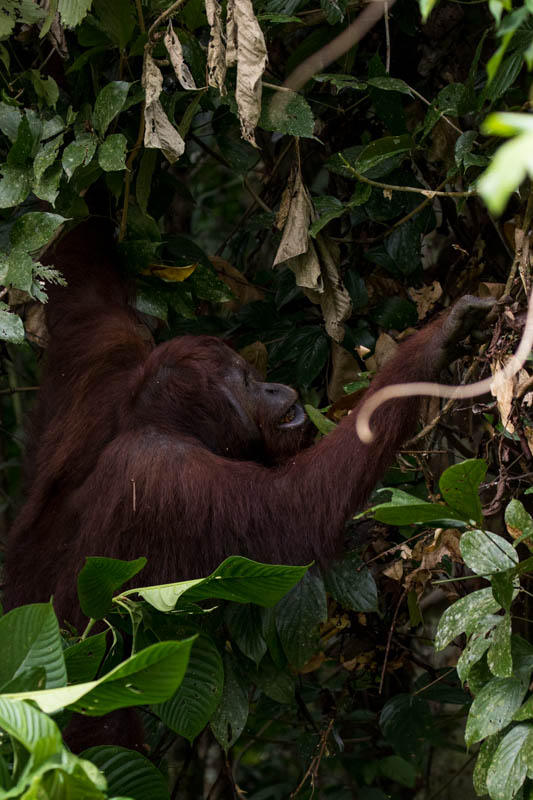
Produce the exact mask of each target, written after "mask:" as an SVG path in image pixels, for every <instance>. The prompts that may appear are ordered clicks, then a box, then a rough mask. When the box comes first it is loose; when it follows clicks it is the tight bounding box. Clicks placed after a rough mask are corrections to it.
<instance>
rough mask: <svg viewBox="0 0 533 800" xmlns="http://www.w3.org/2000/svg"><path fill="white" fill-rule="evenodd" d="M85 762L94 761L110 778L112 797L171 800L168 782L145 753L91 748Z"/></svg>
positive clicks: (114, 748)
mask: <svg viewBox="0 0 533 800" xmlns="http://www.w3.org/2000/svg"><path fill="white" fill-rule="evenodd" d="M81 755H82V758H86V759H88V760H89V761H92V763H93V764H95V765H96V766H97V767H98V769H99V770H100V771H101V772H103V773H104V775H105V776H106V778H107V788H108V796H109V797H113V795H117V796H118V795H121V796H124V797H128V798H131V799H132V800H148V798H149V800H169V798H170V794H169V791H168V788H167V781H166V780H165V778H164V777H163V775H162V773H161V772H160V771H159V770H158V769H157V767H155V766H154V765H153V764H152V762H151V761H149V760H148V759H147V758H146V756H143V755H142V753H137V752H135V751H134V750H127V749H126V748H125V747H116V746H112V745H106V746H103V747H90V748H89V749H88V750H85V751H84V752H83V753H82V754H81Z"/></svg>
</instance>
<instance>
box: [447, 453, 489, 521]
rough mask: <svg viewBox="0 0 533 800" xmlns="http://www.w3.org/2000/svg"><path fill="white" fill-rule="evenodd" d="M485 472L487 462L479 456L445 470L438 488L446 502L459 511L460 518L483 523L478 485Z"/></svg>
mask: <svg viewBox="0 0 533 800" xmlns="http://www.w3.org/2000/svg"><path fill="white" fill-rule="evenodd" d="M486 473H487V464H486V463H485V461H483V459H481V458H470V459H468V460H467V461H462V462H461V463H460V464H454V465H453V466H452V467H448V469H447V470H445V471H444V472H443V473H442V475H441V477H440V480H439V488H440V491H441V494H442V497H443V498H444V500H445V501H446V503H447V504H448V505H449V506H450V507H451V508H452V509H454V510H455V511H457V512H459V515H460V517H461V519H472V520H474V521H475V522H477V523H478V525H482V524H483V513H482V511H481V501H480V499H479V487H480V485H481V482H482V481H483V480H484V478H485V475H486Z"/></svg>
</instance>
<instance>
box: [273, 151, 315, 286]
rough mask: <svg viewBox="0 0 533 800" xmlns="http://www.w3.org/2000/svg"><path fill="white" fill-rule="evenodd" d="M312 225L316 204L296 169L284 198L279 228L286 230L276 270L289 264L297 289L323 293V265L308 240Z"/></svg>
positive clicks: (310, 241)
mask: <svg viewBox="0 0 533 800" xmlns="http://www.w3.org/2000/svg"><path fill="white" fill-rule="evenodd" d="M312 221H313V204H312V202H311V198H310V197H309V193H308V191H307V189H306V187H305V186H304V184H303V181H302V175H301V172H300V170H299V169H298V167H295V168H294V169H293V170H292V172H291V175H290V177H289V182H288V184H287V188H286V189H285V191H284V193H283V197H282V198H281V205H280V211H279V214H278V223H277V224H278V227H283V226H284V227H283V236H282V237H281V242H280V245H279V247H278V251H277V253H276V257H275V258H274V264H273V266H277V265H278V264H281V263H283V262H285V261H286V262H287V265H288V266H289V267H290V268H291V269H292V271H293V272H294V274H295V276H296V283H297V284H298V286H302V287H303V288H306V289H314V290H316V291H318V292H321V291H323V286H322V279H321V274H320V261H319V260H318V256H317V253H316V249H315V245H314V243H313V241H312V240H311V238H310V236H309V227H310V225H311V222H312Z"/></svg>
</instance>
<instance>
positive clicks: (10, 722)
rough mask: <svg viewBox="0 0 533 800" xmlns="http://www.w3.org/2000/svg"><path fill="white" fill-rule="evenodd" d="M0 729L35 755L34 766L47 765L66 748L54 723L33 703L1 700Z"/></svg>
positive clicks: (2, 698) (1, 698)
mask: <svg viewBox="0 0 533 800" xmlns="http://www.w3.org/2000/svg"><path fill="white" fill-rule="evenodd" d="M0 728H3V729H4V730H5V731H6V733H8V734H9V735H10V736H12V737H13V739H16V740H17V742H20V744H21V745H22V746H23V747H24V748H25V749H26V750H28V751H29V752H30V753H31V754H32V756H33V765H34V767H38V766H39V765H40V764H42V763H44V762H45V761H46V760H47V759H48V758H50V756H53V755H54V754H55V753H57V752H58V751H59V750H60V749H61V747H62V745H63V742H62V739H61V732H60V731H59V728H58V727H57V725H56V724H55V722H54V721H53V720H52V719H50V717H48V716H46V714H43V713H42V712H41V711H39V710H38V709H36V708H34V707H33V706H32V705H31V704H30V703H25V702H22V703H16V702H13V701H11V700H9V699H8V698H6V697H0Z"/></svg>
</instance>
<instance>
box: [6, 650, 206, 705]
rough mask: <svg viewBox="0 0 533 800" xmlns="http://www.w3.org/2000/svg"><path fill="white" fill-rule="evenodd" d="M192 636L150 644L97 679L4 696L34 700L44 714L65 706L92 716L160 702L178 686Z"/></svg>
mask: <svg viewBox="0 0 533 800" xmlns="http://www.w3.org/2000/svg"><path fill="white" fill-rule="evenodd" d="M194 639H195V637H194V636H192V637H190V638H189V639H184V640H183V641H181V642H159V643H158V644H153V645H151V646H150V647H147V648H146V649H144V650H141V652H140V653H137V654H136V655H134V656H131V658H128V659H127V660H126V661H123V662H122V663H121V664H119V665H118V666H117V667H115V668H114V669H112V670H111V671H110V672H108V673H107V674H106V675H104V676H103V677H102V678H99V679H98V680H96V681H88V682H87V683H79V684H76V685H73V686H66V687H64V688H60V689H44V690H43V691H36V692H17V693H13V694H6V695H4V697H5V698H7V699H9V700H14V701H15V700H16V701H21V700H33V701H34V702H35V703H37V705H38V706H39V708H41V709H42V711H44V712H46V713H47V714H53V713H55V712H56V711H59V710H60V709H62V708H67V707H68V708H70V709H72V710H73V711H78V712H80V713H82V714H87V715H88V716H91V717H99V716H102V714H108V713H109V712H110V711H115V709H117V708H128V707H131V706H137V705H147V704H149V703H161V702H163V701H164V700H166V699H167V698H168V697H170V696H171V695H172V694H173V693H174V692H175V691H176V689H177V688H178V686H179V685H180V683H181V681H182V678H183V675H184V673H185V669H186V667H187V662H188V660H189V651H190V649H191V645H192V643H193V642H194Z"/></svg>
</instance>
